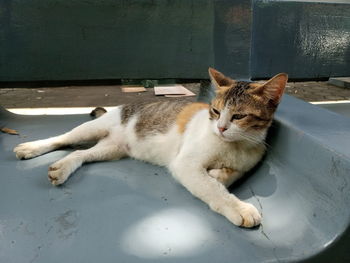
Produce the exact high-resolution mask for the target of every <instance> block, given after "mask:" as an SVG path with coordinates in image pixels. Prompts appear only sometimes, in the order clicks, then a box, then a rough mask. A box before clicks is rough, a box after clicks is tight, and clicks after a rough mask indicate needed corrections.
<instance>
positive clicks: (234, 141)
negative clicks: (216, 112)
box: [14, 107, 265, 227]
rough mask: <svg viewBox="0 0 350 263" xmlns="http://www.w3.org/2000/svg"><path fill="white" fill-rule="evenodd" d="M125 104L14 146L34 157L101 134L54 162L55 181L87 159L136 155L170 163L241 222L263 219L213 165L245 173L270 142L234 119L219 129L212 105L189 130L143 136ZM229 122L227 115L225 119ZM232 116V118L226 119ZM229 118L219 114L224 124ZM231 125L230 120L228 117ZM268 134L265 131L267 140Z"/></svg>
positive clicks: (197, 193)
mask: <svg viewBox="0 0 350 263" xmlns="http://www.w3.org/2000/svg"><path fill="white" fill-rule="evenodd" d="M120 114H121V108H120V107H118V108H117V109H115V110H113V111H110V112H108V113H106V114H104V115H103V116H101V117H100V118H98V119H96V120H93V121H89V122H87V123H84V124H82V125H80V126H78V127H77V128H75V129H73V130H72V131H70V132H68V133H65V134H63V135H60V136H56V137H53V138H49V139H46V140H40V141H34V142H29V143H24V144H21V145H19V146H17V147H16V148H15V149H14V151H15V152H16V155H17V157H18V158H20V159H28V158H33V157H36V156H38V155H41V154H44V153H46V152H49V151H52V150H55V149H57V148H58V147H61V146H63V145H70V144H74V143H79V142H81V141H89V140H98V141H99V142H98V143H97V144H96V145H95V146H93V147H92V148H90V149H87V150H80V151H75V152H73V153H71V154H69V155H68V156H66V157H65V158H63V159H61V160H59V161H58V162H56V163H54V164H53V165H51V166H50V168H49V179H50V181H51V182H52V184H54V185H59V184H62V183H64V182H65V181H66V180H67V179H68V177H69V175H70V174H72V173H73V172H74V171H75V170H76V169H78V168H79V167H80V166H81V165H82V164H83V163H84V162H91V161H102V160H111V159H118V158H122V157H123V156H130V157H133V158H136V159H139V160H144V161H147V162H151V163H154V164H158V165H162V166H166V167H168V168H169V170H170V171H171V172H172V174H173V176H174V177H175V178H176V179H177V180H178V181H179V182H180V183H181V184H182V185H184V186H185V187H186V188H187V189H188V190H189V191H190V192H191V193H192V194H193V195H195V196H196V197H198V198H199V199H201V200H203V201H204V202H205V203H207V204H208V205H209V206H210V208H211V209H213V210H214V211H216V212H218V213H220V214H222V215H223V216H225V217H226V218H228V220H230V221H231V222H232V223H234V224H236V225H242V226H245V227H252V226H255V225H257V224H259V223H260V220H261V216H260V214H259V212H258V210H257V209H256V208H255V207H254V206H252V205H251V204H248V203H244V202H242V201H240V200H239V199H238V198H237V197H235V196H234V195H233V194H230V193H229V192H228V191H227V189H226V187H225V186H224V185H223V184H222V183H221V182H220V181H218V180H217V179H215V178H214V177H212V176H209V174H208V172H207V171H208V170H210V169H220V168H223V167H227V168H232V169H233V170H234V171H235V177H234V178H233V179H232V181H234V180H235V179H237V178H239V177H240V176H241V175H242V174H243V173H244V172H246V171H248V170H249V169H251V168H252V167H253V166H254V165H255V164H256V163H257V162H258V161H259V160H260V159H261V157H262V155H263V153H264V147H263V145H262V144H257V143H256V142H250V141H242V137H239V136H240V135H239V134H240V133H237V131H236V129H237V127H235V126H234V125H232V126H230V127H229V128H228V130H227V131H225V132H224V136H222V135H221V134H220V133H218V129H217V126H218V123H216V122H215V121H210V120H209V114H208V111H207V110H202V111H199V112H198V113H197V114H196V115H195V116H194V117H193V118H192V119H191V121H190V122H189V123H188V124H187V127H186V130H185V132H184V133H183V134H181V133H179V132H178V128H177V126H176V124H174V125H173V126H172V127H171V128H170V129H169V131H168V132H167V133H165V134H162V133H158V134H154V135H150V136H146V137H145V138H139V137H138V136H137V134H136V133H135V124H136V122H137V118H138V116H137V115H136V116H134V117H132V118H131V119H130V120H129V122H128V123H127V124H126V125H122V124H121V118H120ZM222 121H223V122H224V121H225V120H222ZM226 121H227V120H226ZM222 124H223V123H221V122H220V120H219V125H222ZM224 124H225V125H227V122H226V123H224ZM264 136H265V134H263V135H261V140H263V138H264Z"/></svg>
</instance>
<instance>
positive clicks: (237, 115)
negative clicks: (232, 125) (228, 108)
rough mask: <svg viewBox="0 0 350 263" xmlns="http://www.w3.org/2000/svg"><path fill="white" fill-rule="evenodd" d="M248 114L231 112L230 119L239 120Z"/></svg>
mask: <svg viewBox="0 0 350 263" xmlns="http://www.w3.org/2000/svg"><path fill="white" fill-rule="evenodd" d="M247 116H248V115H247V114H233V115H232V117H231V121H234V120H241V119H243V118H245V117H247Z"/></svg>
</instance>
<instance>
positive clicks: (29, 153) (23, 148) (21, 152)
mask: <svg viewBox="0 0 350 263" xmlns="http://www.w3.org/2000/svg"><path fill="white" fill-rule="evenodd" d="M41 149H42V147H41V144H40V143H39V142H38V141H33V142H26V143H22V144H19V145H17V146H16V147H15V148H14V149H13V151H14V153H15V154H16V157H17V158H18V159H30V158H34V157H37V156H39V155H41V154H42V153H43V152H42V150H41Z"/></svg>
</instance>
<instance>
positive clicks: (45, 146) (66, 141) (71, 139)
mask: <svg viewBox="0 0 350 263" xmlns="http://www.w3.org/2000/svg"><path fill="white" fill-rule="evenodd" d="M116 113H117V114H114V115H117V116H115V118H113V117H114V116H111V115H112V114H113V112H111V114H109V116H107V114H106V115H104V116H102V117H100V118H98V119H95V120H92V121H88V122H85V123H83V124H81V125H79V126H78V127H76V128H74V129H72V130H71V131H69V132H67V133H64V134H62V135H59V136H55V137H51V138H48V139H44V140H37V141H32V142H26V143H22V144H19V145H18V146H17V147H15V148H14V150H13V151H14V152H15V153H16V157H17V158H18V159H30V158H34V157H37V156H39V155H42V154H45V153H48V152H51V151H54V150H57V149H59V148H62V147H65V146H69V145H72V144H77V143H82V142H90V141H92V142H94V141H98V140H100V139H102V138H104V137H106V136H107V135H108V133H109V129H110V127H111V125H117V124H118V123H117V121H116V120H118V118H120V117H119V112H118V111H117V112H116Z"/></svg>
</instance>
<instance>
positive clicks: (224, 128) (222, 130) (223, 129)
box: [218, 127, 227, 133]
mask: <svg viewBox="0 0 350 263" xmlns="http://www.w3.org/2000/svg"><path fill="white" fill-rule="evenodd" d="M218 129H219V131H220V132H221V133H223V132H224V131H226V130H227V128H226V127H218Z"/></svg>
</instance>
